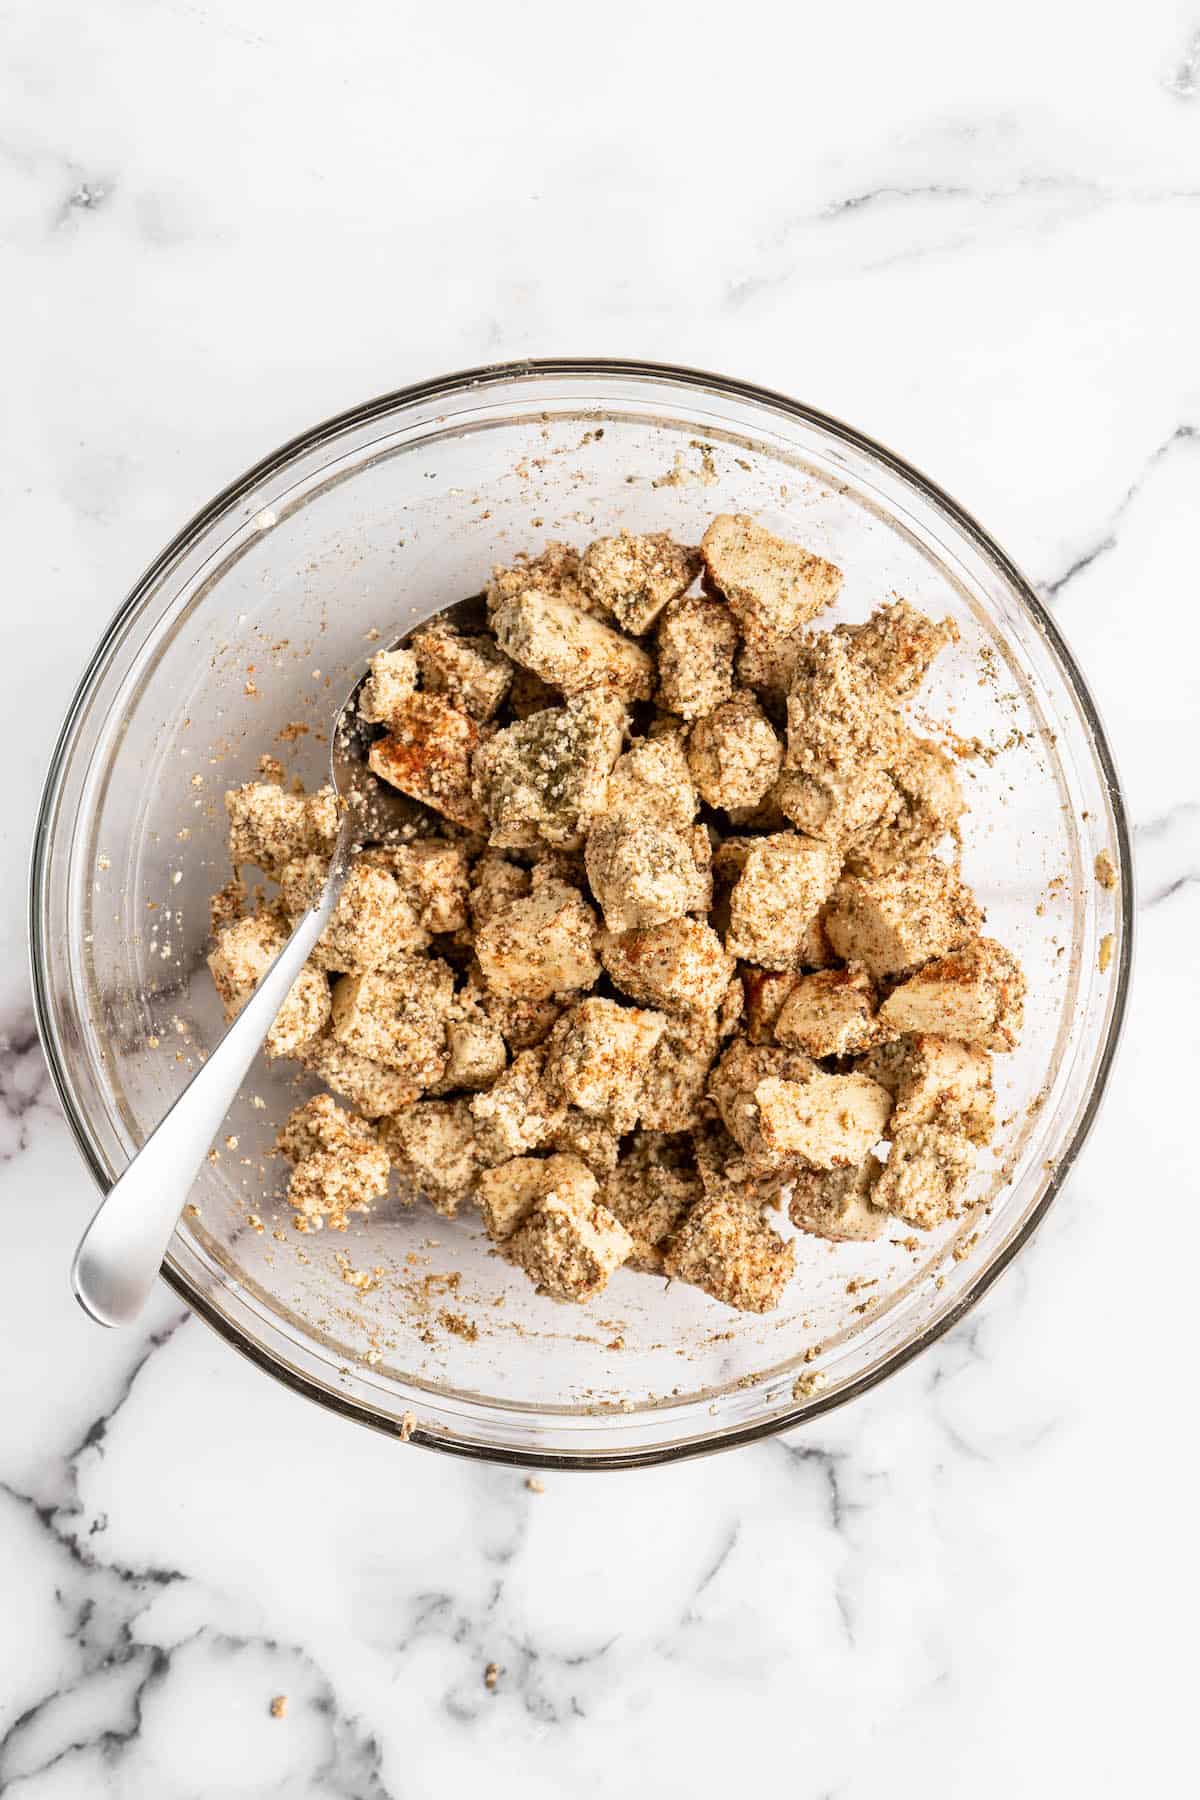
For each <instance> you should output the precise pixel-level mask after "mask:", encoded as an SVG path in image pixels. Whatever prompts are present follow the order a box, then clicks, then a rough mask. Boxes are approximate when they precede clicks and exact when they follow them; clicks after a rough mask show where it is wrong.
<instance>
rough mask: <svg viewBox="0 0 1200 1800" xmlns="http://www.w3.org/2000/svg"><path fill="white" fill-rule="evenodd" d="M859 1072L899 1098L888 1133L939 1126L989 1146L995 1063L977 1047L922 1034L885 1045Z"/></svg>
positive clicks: (993, 1120) (993, 1123)
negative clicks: (907, 1128) (915, 1127)
mask: <svg viewBox="0 0 1200 1800" xmlns="http://www.w3.org/2000/svg"><path fill="white" fill-rule="evenodd" d="M859 1069H860V1071H861V1072H862V1074H864V1075H869V1076H870V1077H871V1079H872V1081H878V1082H879V1083H881V1085H882V1086H883V1087H886V1088H887V1089H888V1091H889V1093H891V1094H892V1095H893V1097H894V1099H895V1106H894V1107H893V1109H892V1116H891V1120H890V1121H889V1124H888V1131H889V1133H893V1134H894V1133H895V1132H897V1131H903V1130H904V1129H905V1127H906V1126H909V1125H939V1126H941V1127H942V1129H943V1130H945V1131H953V1132H960V1133H961V1134H962V1136H963V1137H966V1138H969V1139H970V1140H971V1142H972V1143H973V1144H986V1143H988V1142H989V1141H990V1139H991V1136H992V1133H993V1131H994V1130H995V1127H996V1102H995V1093H994V1091H993V1088H992V1059H991V1057H990V1056H989V1055H988V1053H987V1051H986V1050H980V1049H979V1048H978V1047H977V1046H976V1045H975V1044H960V1043H956V1042H955V1041H954V1039H953V1038H944V1037H934V1036H930V1035H917V1036H915V1037H901V1038H896V1039H894V1040H893V1041H892V1042H891V1043H889V1044H882V1045H880V1046H879V1047H878V1048H877V1049H874V1050H872V1051H870V1052H869V1054H868V1055H866V1056H865V1057H864V1058H863V1059H862V1061H861V1063H860V1064H859Z"/></svg>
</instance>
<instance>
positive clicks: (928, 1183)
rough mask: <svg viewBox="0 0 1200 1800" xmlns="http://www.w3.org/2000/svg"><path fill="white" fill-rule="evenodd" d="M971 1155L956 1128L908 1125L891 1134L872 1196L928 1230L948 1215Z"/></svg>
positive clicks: (964, 1183)
mask: <svg viewBox="0 0 1200 1800" xmlns="http://www.w3.org/2000/svg"><path fill="white" fill-rule="evenodd" d="M974 1161H975V1152H974V1150H973V1149H972V1147H971V1144H970V1141H969V1140H968V1139H967V1138H965V1137H962V1136H961V1135H960V1134H959V1133H957V1132H953V1131H943V1130H942V1129H941V1127H940V1126H937V1125H908V1126H906V1127H905V1129H904V1130H903V1131H898V1132H897V1133H896V1136H895V1137H894V1138H893V1140H892V1148H891V1153H890V1154H889V1156H888V1159H887V1162H886V1163H885V1164H884V1167H883V1172H882V1174H881V1175H880V1177H879V1179H878V1181H877V1182H876V1183H875V1187H874V1189H873V1191H872V1195H871V1198H872V1200H873V1201H874V1203H875V1205H876V1206H880V1207H882V1208H883V1209H884V1211H885V1212H889V1213H892V1214H894V1216H895V1217H896V1218H897V1219H903V1220H904V1221H905V1223H906V1224H909V1225H915V1226H916V1227H917V1229H918V1230H919V1231H932V1230H933V1229H934V1228H935V1227H936V1226H938V1225H943V1224H944V1223H945V1222H946V1220H947V1219H948V1218H949V1217H950V1213H951V1211H952V1209H953V1208H954V1206H955V1204H956V1203H957V1201H958V1200H959V1199H960V1198H961V1196H962V1194H963V1193H964V1191H965V1189H966V1186H967V1183H968V1181H969V1180H970V1178H971V1168H972V1165H973V1164H974Z"/></svg>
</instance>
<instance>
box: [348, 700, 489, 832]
mask: <svg viewBox="0 0 1200 1800" xmlns="http://www.w3.org/2000/svg"><path fill="white" fill-rule="evenodd" d="M388 726H389V731H388V736H387V737H382V738H378V739H376V741H375V743H373V744H372V745H371V748H370V749H369V750H368V752H367V765H368V767H369V768H370V769H371V771H372V772H373V773H374V774H376V775H378V776H379V779H380V780H381V781H386V782H388V783H389V784H390V785H391V786H392V787H394V788H399V790H400V792H401V793H402V794H408V795H409V796H410V797H411V798H412V799H413V800H419V801H420V802H421V803H422V805H424V806H428V807H432V809H433V811H434V812H438V813H442V814H443V815H444V816H445V817H446V818H447V819H450V820H452V821H453V822H454V824H455V825H463V826H465V827H466V828H467V830H469V831H482V830H483V828H484V824H485V820H484V816H483V813H482V811H481V809H480V807H479V804H478V802H477V801H476V799H475V796H474V793H473V791H472V788H471V759H472V757H473V756H474V754H475V751H476V749H477V748H478V745H479V727H478V725H477V724H476V723H475V721H474V719H472V718H471V717H470V716H469V715H468V714H467V713H465V712H461V711H460V710H459V708H458V707H457V706H453V705H451V703H450V701H449V700H447V699H445V698H444V697H443V696H442V695H441V694H410V695H409V696H408V698H407V699H406V700H404V701H402V702H401V703H400V705H398V706H397V707H396V708H395V710H394V711H393V713H392V717H391V718H390V720H389V721H388Z"/></svg>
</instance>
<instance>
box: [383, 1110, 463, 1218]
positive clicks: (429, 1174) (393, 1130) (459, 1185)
mask: <svg viewBox="0 0 1200 1800" xmlns="http://www.w3.org/2000/svg"><path fill="white" fill-rule="evenodd" d="M379 1137H380V1141H381V1143H382V1144H383V1147H384V1149H385V1150H386V1151H387V1153H388V1155H389V1156H390V1157H391V1159H392V1163H393V1165H394V1166H395V1168H396V1171H397V1174H398V1175H399V1178H400V1185H401V1190H402V1198H405V1199H407V1200H409V1201H413V1200H416V1199H417V1198H418V1196H423V1197H424V1198H425V1199H426V1200H428V1201H429V1202H430V1204H431V1205H432V1207H433V1209H434V1211H435V1212H439V1213H441V1214H443V1216H444V1217H446V1218H449V1219H452V1218H453V1217H454V1215H455V1213H456V1212H457V1211H458V1209H459V1207H460V1206H461V1205H462V1203H463V1201H464V1200H466V1199H468V1198H469V1197H470V1195H471V1194H472V1192H473V1191H474V1188H475V1183H476V1181H477V1180H478V1178H479V1173H480V1161H479V1152H478V1149H477V1147H476V1144H475V1121H474V1120H473V1119H472V1117H471V1112H470V1108H469V1106H468V1105H467V1102H466V1101H465V1100H417V1101H415V1102H414V1104H413V1105H412V1106H407V1107H405V1108H404V1110H403V1112H398V1113H395V1114H394V1115H393V1116H392V1117H391V1118H387V1119H382V1120H380V1124H379Z"/></svg>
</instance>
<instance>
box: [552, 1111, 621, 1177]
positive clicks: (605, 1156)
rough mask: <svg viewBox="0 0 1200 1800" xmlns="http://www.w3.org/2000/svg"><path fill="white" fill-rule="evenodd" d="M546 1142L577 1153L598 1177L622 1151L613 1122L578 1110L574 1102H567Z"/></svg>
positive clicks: (568, 1153) (613, 1165) (612, 1166)
mask: <svg viewBox="0 0 1200 1800" xmlns="http://www.w3.org/2000/svg"><path fill="white" fill-rule="evenodd" d="M547 1142H548V1143H549V1145H550V1148H551V1149H552V1150H558V1151H561V1152H562V1154H563V1155H564V1156H577V1157H578V1158H579V1160H580V1162H583V1163H586V1164H587V1166H588V1168H589V1169H590V1170H591V1171H592V1174H593V1175H594V1176H595V1177H596V1179H597V1181H600V1180H602V1179H603V1177H604V1176H605V1175H608V1174H610V1173H611V1171H612V1170H613V1169H615V1168H616V1166H617V1158H618V1156H619V1155H620V1153H621V1139H620V1136H619V1134H618V1133H617V1132H615V1131H614V1130H613V1128H612V1126H611V1125H609V1124H608V1123H607V1122H606V1121H605V1120H604V1119H594V1118H593V1117H592V1116H591V1114H590V1113H585V1112H580V1110H579V1108H578V1107H577V1106H568V1108H567V1110H566V1113H565V1114H564V1116H563V1121H562V1124H561V1125H558V1126H556V1127H555V1129H554V1130H553V1131H552V1132H551V1133H550V1136H549V1138H548V1139H547Z"/></svg>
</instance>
